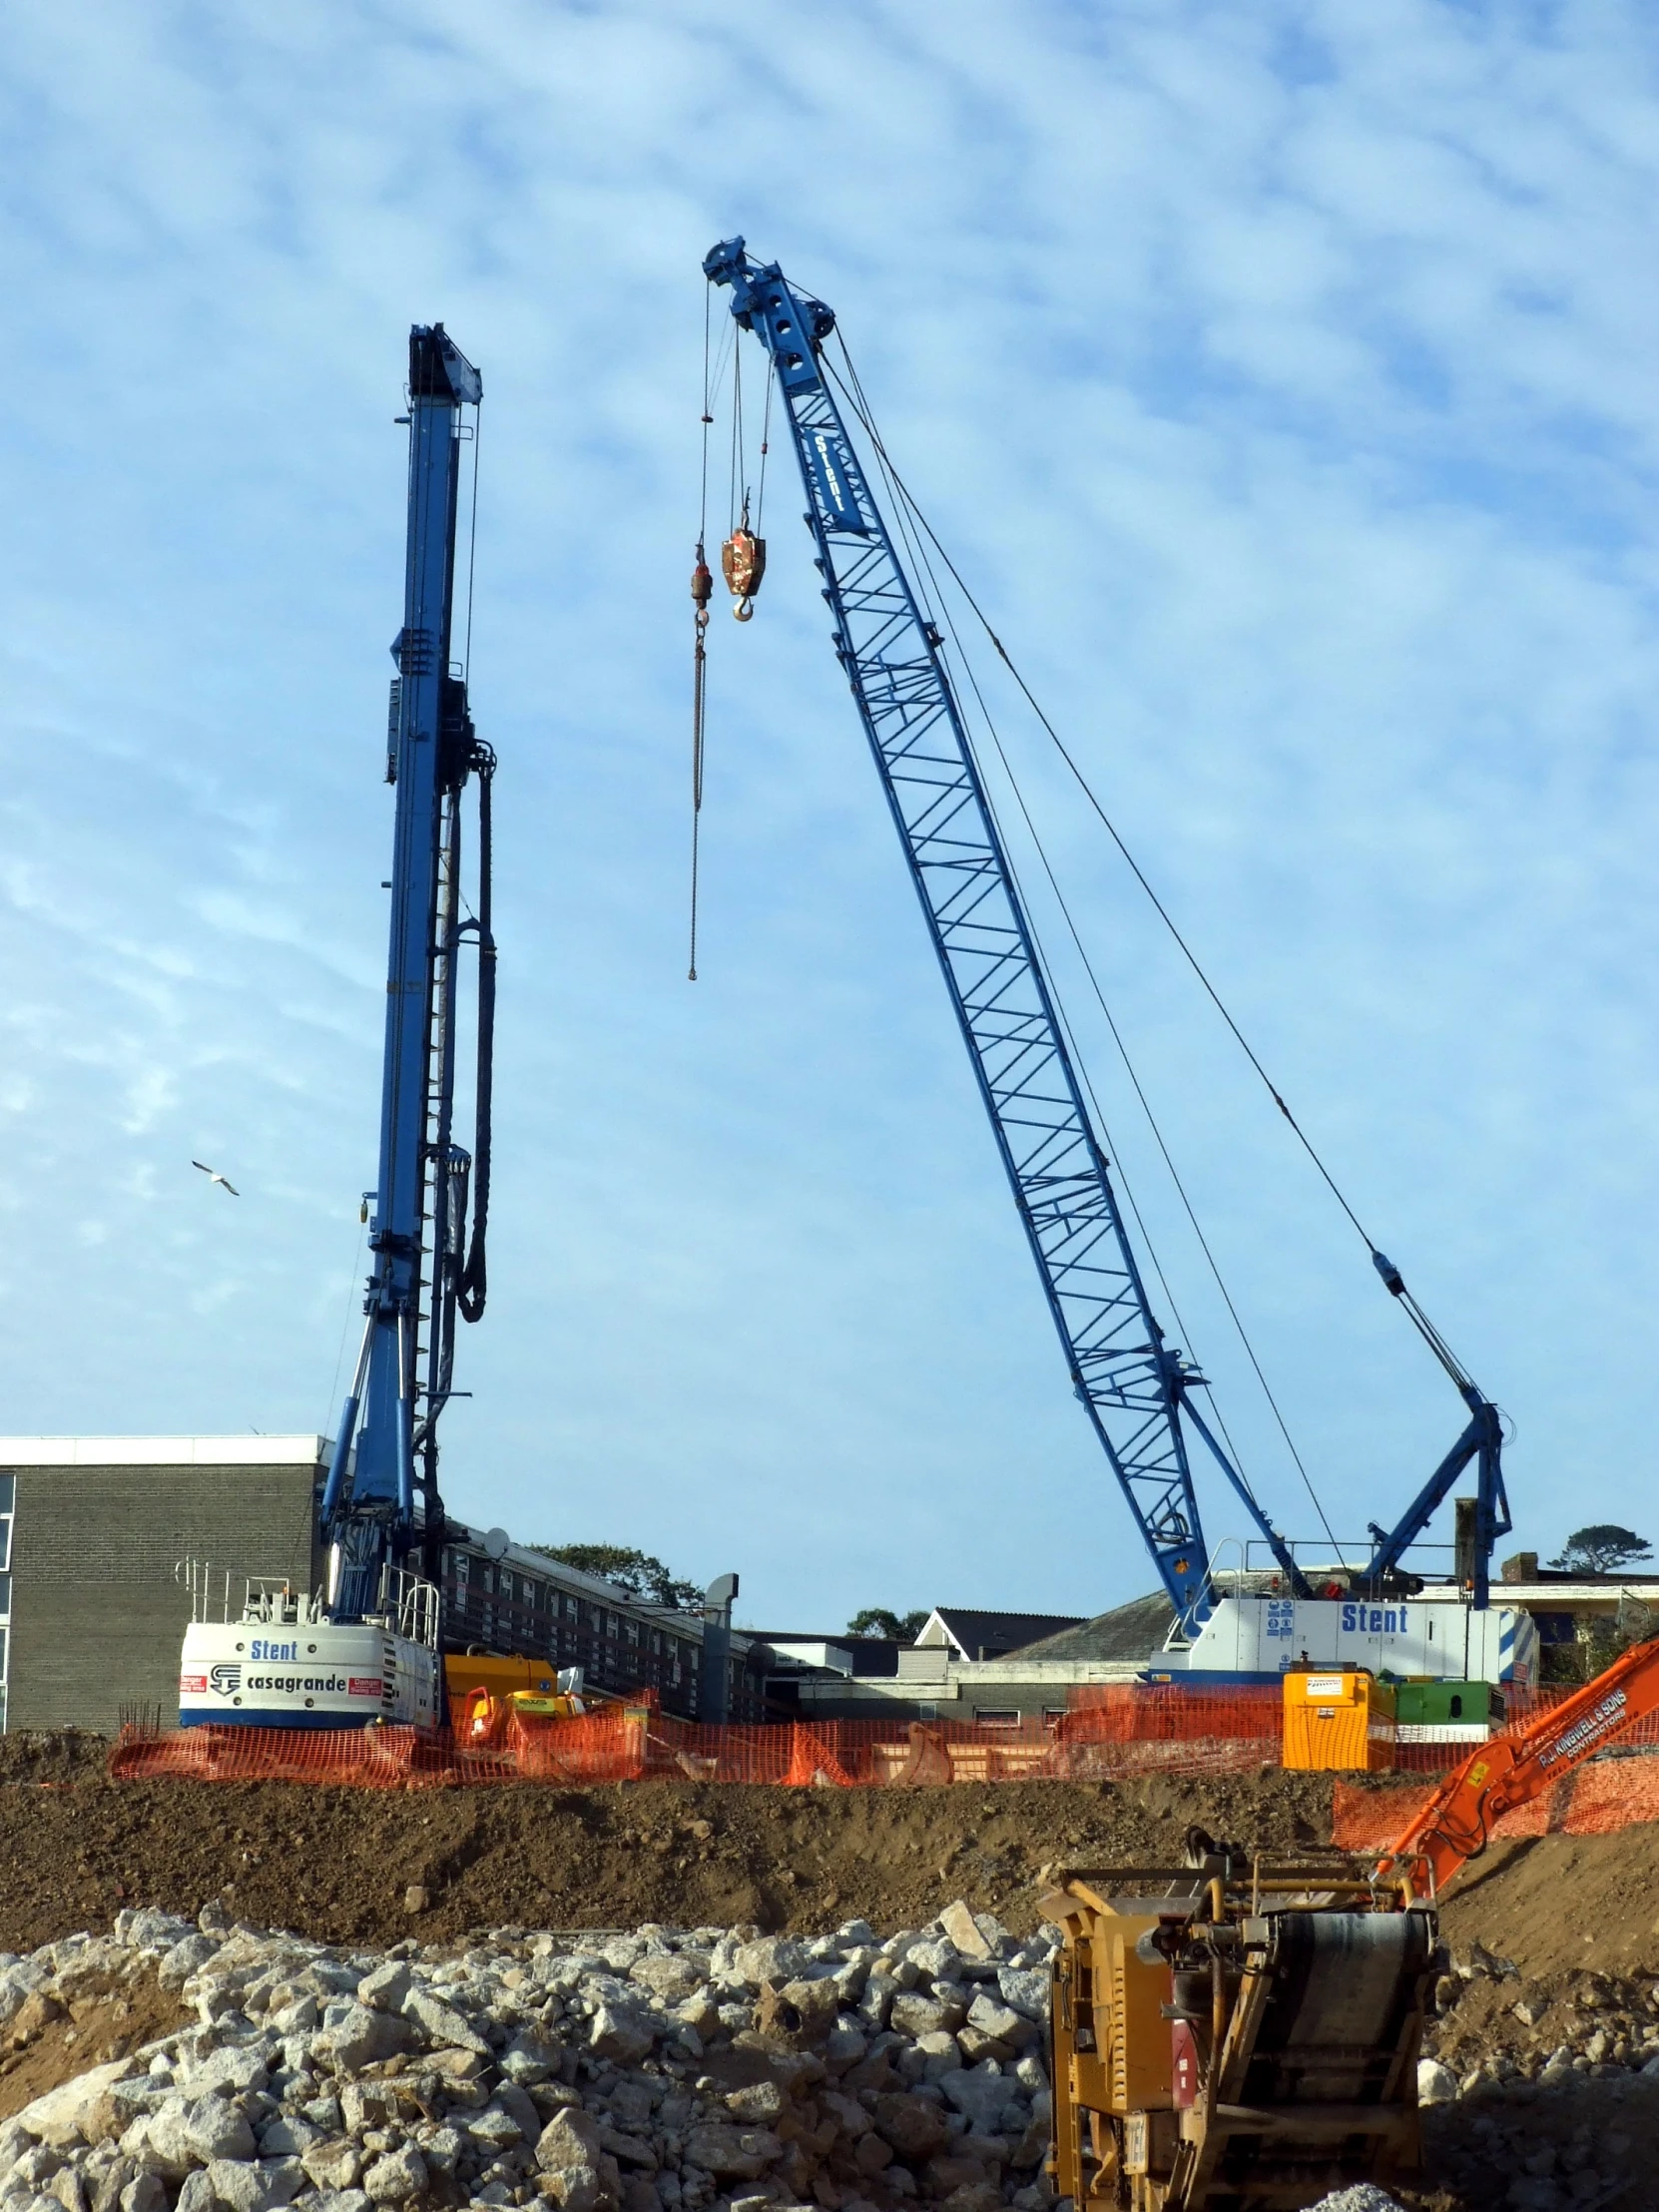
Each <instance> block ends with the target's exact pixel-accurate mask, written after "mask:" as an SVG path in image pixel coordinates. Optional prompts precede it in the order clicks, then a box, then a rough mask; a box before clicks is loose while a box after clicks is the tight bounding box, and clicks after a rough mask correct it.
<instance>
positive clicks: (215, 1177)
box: [191, 1160, 242, 1198]
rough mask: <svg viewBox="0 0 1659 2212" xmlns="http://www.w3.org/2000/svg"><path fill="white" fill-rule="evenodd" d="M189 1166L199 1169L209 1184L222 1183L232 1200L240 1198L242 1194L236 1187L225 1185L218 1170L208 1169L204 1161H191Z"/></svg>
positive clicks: (231, 1184)
mask: <svg viewBox="0 0 1659 2212" xmlns="http://www.w3.org/2000/svg"><path fill="white" fill-rule="evenodd" d="M191 1166H192V1167H193V1168H200V1169H201V1170H202V1173H203V1174H204V1175H205V1176H206V1177H207V1178H208V1181H209V1182H210V1183H224V1184H225V1188H226V1189H227V1190H228V1191H229V1192H230V1194H231V1196H232V1197H233V1198H241V1196H242V1193H241V1191H239V1190H238V1189H237V1187H236V1185H235V1184H234V1183H226V1182H225V1178H224V1176H223V1175H221V1174H220V1172H219V1170H218V1168H211V1167H209V1165H208V1163H207V1161H206V1160H193V1161H192V1162H191Z"/></svg>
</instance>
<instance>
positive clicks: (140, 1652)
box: [0, 1460, 319, 1734]
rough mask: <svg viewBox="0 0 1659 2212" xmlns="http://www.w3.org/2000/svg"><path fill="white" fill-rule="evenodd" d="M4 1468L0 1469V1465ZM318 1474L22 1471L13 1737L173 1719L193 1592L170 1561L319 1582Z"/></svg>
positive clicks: (238, 1584) (198, 1468)
mask: <svg viewBox="0 0 1659 2212" xmlns="http://www.w3.org/2000/svg"><path fill="white" fill-rule="evenodd" d="M3 1464H4V1461H3V1460H0V1465H3ZM318 1471H319V1470H318V1468H317V1466H316V1465H315V1464H314V1463H312V1464H306V1463H304V1462H303V1461H300V1462H293V1461H289V1462H288V1463H286V1464H280V1465H258V1464H246V1465H243V1464H238V1465H213V1464H210V1463H206V1462H201V1463H198V1464H195V1465H162V1466H146V1465H113V1466H99V1465H51V1466H39V1465H37V1466H17V1467H16V1475H17V1512H16V1521H15V1528H14V1538H13V1546H12V1592H11V1603H12V1616H11V1633H10V1652H9V1655H8V1666H7V1675H8V1683H7V1701H6V1726H7V1728H8V1729H35V1728H93V1729H100V1730H103V1731H104V1732H106V1733H108V1734H113V1733H114V1731H115V1730H116V1728H117V1727H118V1726H119V1725H120V1721H121V1718H122V1715H123V1712H124V1711H132V1712H138V1711H142V1710H144V1709H150V1710H151V1711H154V1710H156V1709H159V1710H160V1714H161V1718H162V1720H163V1721H164V1723H166V1724H168V1725H170V1726H171V1725H173V1724H174V1723H176V1722H177V1720H178V1715H179V1653H180V1646H181V1644H182V1642H183V1640H184V1633H185V1628H186V1625H187V1623H188V1622H189V1620H190V1598H189V1593H188V1592H187V1591H186V1590H185V1589H183V1588H181V1587H180V1586H179V1585H178V1584H177V1583H176V1582H175V1580H174V1572H173V1570H174V1565H175V1562H176V1561H178V1560H180V1559H182V1558H185V1557H187V1556H194V1557H196V1558H199V1559H201V1558H205V1559H209V1560H211V1561H212V1562H213V1563H214V1566H215V1567H216V1568H217V1569H218V1571H219V1586H220V1588H221V1589H222V1590H223V1587H224V1581H223V1577H224V1573H225V1570H226V1569H230V1570H231V1573H232V1577H233V1580H232V1597H233V1602H234V1604H235V1605H236V1606H237V1607H239V1608H240V1604H241V1599H242V1580H243V1577H244V1576H247V1575H285V1576H288V1577H290V1578H291V1579H292V1580H293V1581H294V1582H295V1583H296V1584H297V1585H298V1586H299V1587H301V1588H304V1589H311V1588H314V1587H315V1586H316V1583H317V1579H318V1574H317V1570H318V1565H319V1562H318V1561H317V1560H316V1558H315V1557H314V1556H313V1546H312V1537H311V1526H312V1519H313V1515H312V1505H311V1497H312V1488H313V1484H314V1482H315V1481H316V1478H317V1474H318Z"/></svg>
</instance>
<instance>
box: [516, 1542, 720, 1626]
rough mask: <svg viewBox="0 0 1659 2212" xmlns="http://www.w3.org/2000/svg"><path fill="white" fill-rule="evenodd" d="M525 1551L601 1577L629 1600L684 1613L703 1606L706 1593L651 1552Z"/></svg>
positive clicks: (539, 1547) (554, 1547)
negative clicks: (682, 1579) (678, 1609)
mask: <svg viewBox="0 0 1659 2212" xmlns="http://www.w3.org/2000/svg"><path fill="white" fill-rule="evenodd" d="M525 1549H526V1550H528V1551H539V1552H540V1553H541V1555H542V1557H543V1558H544V1559H557V1560H558V1561H559V1563H560V1565H561V1566H566V1567H574V1568H575V1569H576V1570H577V1572H578V1573H579V1574H597V1575H601V1576H603V1578H604V1579H605V1581H607V1582H614V1583H615V1584H616V1586H617V1588H618V1589H619V1590H624V1591H626V1592H627V1594H628V1596H629V1597H637V1598H643V1599H644V1600H645V1601H646V1603H647V1604H650V1605H673V1606H678V1607H679V1608H680V1609H681V1610H682V1611H684V1610H686V1609H688V1608H690V1607H693V1606H699V1605H701V1604H702V1603H703V1592H702V1591H701V1590H700V1589H699V1588H698V1586H697V1584H696V1583H695V1582H683V1581H681V1579H680V1577H679V1576H678V1575H677V1574H675V1573H673V1572H672V1571H671V1570H670V1569H669V1568H668V1567H665V1566H664V1564H663V1562H662V1561H661V1560H660V1559H658V1558H655V1557H654V1556H653V1555H652V1554H651V1553H650V1552H649V1551H635V1550H634V1549H633V1548H632V1546H631V1545H628V1544H527V1545H526V1546H525Z"/></svg>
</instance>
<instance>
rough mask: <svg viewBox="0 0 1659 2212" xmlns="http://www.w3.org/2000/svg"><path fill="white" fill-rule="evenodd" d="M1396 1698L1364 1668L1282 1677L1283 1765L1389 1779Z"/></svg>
mask: <svg viewBox="0 0 1659 2212" xmlns="http://www.w3.org/2000/svg"><path fill="white" fill-rule="evenodd" d="M1394 1743H1395V1727H1394V1693H1393V1691H1392V1690H1391V1689H1390V1688H1389V1687H1388V1685H1387V1683H1385V1682H1379V1681H1378V1679H1377V1677H1376V1675H1374V1674H1373V1673H1371V1671H1370V1670H1369V1669H1368V1668H1366V1667H1342V1666H1339V1667H1292V1668H1291V1669H1290V1670H1289V1672H1288V1673H1287V1674H1286V1676H1285V1764H1286V1766H1287V1767H1300V1768H1305V1769H1306V1768H1316V1769H1318V1770H1320V1771H1321V1772H1329V1771H1331V1770H1333V1769H1335V1770H1338V1771H1340V1772H1345V1773H1349V1774H1388V1773H1390V1772H1391V1771H1392V1769H1393V1764H1394Z"/></svg>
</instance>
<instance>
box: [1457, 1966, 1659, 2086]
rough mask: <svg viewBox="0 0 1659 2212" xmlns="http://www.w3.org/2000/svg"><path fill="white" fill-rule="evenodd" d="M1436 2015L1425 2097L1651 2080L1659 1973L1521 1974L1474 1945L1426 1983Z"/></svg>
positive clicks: (1658, 2067)
mask: <svg viewBox="0 0 1659 2212" xmlns="http://www.w3.org/2000/svg"><path fill="white" fill-rule="evenodd" d="M1434 2003H1435V2011H1436V2014H1437V2017H1436V2019H1435V2020H1434V2022H1433V2023H1432V2024H1431V2026H1430V2027H1429V2030H1428V2033H1427V2035H1426V2037H1425V2038H1424V2050H1425V2052H1426V2053H1427V2055H1426V2057H1425V2058H1424V2061H1423V2064H1422V2066H1421V2067H1420V2069H1419V2079H1418V2094H1419V2096H1420V2098H1421V2101H1422V2102H1423V2103H1424V2104H1447V2103H1450V2102H1451V2101H1452V2100H1453V2099H1454V2098H1456V2097H1458V2096H1467V2095H1470V2094H1471V2093H1473V2092H1474V2091H1475V2090H1478V2089H1481V2088H1484V2087H1487V2086H1489V2085H1491V2084H1494V2083H1495V2084H1502V2083H1505V2082H1518V2081H1528V2082H1530V2081H1539V2082H1543V2083H1545V2084H1546V2085H1553V2084H1556V2083H1562V2084H1565V2083H1567V2082H1569V2081H1570V2079H1571V2077H1572V2076H1573V2075H1575V2074H1581V2075H1586V2076H1588V2077H1589V2078H1590V2079H1592V2080H1597V2081H1605V2080H1616V2079H1624V2078H1627V2077H1629V2076H1631V2075H1641V2076H1643V2077H1645V2078H1646V2079H1647V2080H1650V2081H1652V2080H1659V1982H1655V1981H1654V1980H1653V1978H1652V1976H1651V1975H1647V1976H1642V1977H1639V1978H1635V1979H1632V1978H1630V1977H1627V1976H1617V1975H1609V1974H1603V1973H1576V1974H1567V1975H1563V1976H1560V1977H1559V1978H1556V1979H1551V1980H1540V1981H1529V1980H1527V1979H1525V1978H1524V1977H1523V1976H1522V1974H1521V1973H1520V1970H1519V1969H1518V1967H1516V1966H1515V1964H1514V1963H1513V1961H1512V1960H1510V1959H1507V1958H1499V1957H1496V1956H1494V1955H1493V1953H1492V1952H1490V1951H1488V1950H1486V1949H1485V1948H1484V1947H1483V1946H1482V1945H1481V1944H1479V1943H1476V1944H1474V1945H1473V1947H1472V1949H1471V1951H1470V1953H1469V1955H1468V1956H1467V1957H1466V1958H1457V1959H1455V1960H1454V1961H1453V1965H1452V1970H1451V1971H1450V1973H1448V1974H1445V1975H1443V1976H1442V1977H1441V1979H1440V1980H1439V1982H1438V1983H1437V1984H1436V1986H1435V1990H1434Z"/></svg>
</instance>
